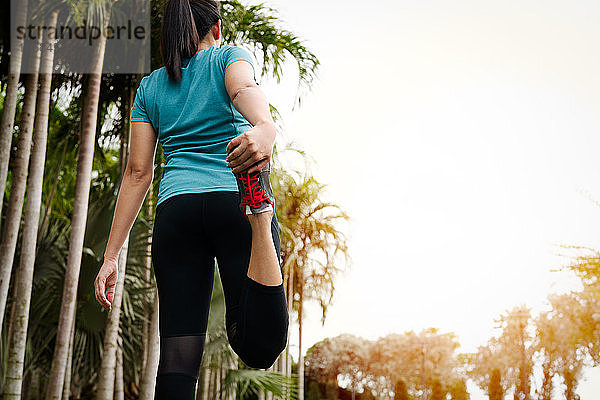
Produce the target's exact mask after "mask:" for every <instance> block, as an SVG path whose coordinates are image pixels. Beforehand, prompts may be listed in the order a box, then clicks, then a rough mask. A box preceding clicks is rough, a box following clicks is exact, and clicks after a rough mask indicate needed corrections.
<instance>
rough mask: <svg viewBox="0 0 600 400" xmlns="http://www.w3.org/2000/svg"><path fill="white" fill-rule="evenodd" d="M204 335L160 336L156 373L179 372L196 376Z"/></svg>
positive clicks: (200, 360)
mask: <svg viewBox="0 0 600 400" xmlns="http://www.w3.org/2000/svg"><path fill="white" fill-rule="evenodd" d="M205 339H206V335H193V336H173V337H163V338H160V363H159V369H158V374H159V375H160V374H167V373H179V374H186V375H190V376H192V377H195V378H197V377H198V372H199V370H200V363H201V362H202V353H203V351H204V340H205Z"/></svg>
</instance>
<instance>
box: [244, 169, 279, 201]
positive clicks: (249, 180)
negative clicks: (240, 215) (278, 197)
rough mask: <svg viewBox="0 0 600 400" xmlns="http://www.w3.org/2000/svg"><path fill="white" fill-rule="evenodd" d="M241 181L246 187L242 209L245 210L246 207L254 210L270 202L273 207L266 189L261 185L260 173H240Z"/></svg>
mask: <svg viewBox="0 0 600 400" xmlns="http://www.w3.org/2000/svg"><path fill="white" fill-rule="evenodd" d="M240 176H241V177H240V180H241V182H242V184H243V186H244V193H241V195H242V207H243V208H244V209H245V208H246V207H245V206H246V205H248V206H250V207H252V208H258V207H260V206H261V205H262V204H263V202H264V201H267V202H269V204H271V206H272V205H273V202H272V201H271V200H270V199H269V197H268V196H267V194H266V193H265V191H264V189H263V188H262V186H261V185H260V183H259V181H258V178H259V176H260V171H255V172H253V173H251V174H249V173H248V172H247V171H244V172H242V173H240Z"/></svg>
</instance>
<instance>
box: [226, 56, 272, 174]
mask: <svg viewBox="0 0 600 400" xmlns="http://www.w3.org/2000/svg"><path fill="white" fill-rule="evenodd" d="M225 88H226V89H227V94H229V98H230V99H231V102H232V103H233V105H234V107H235V108H236V109H237V110H238V111H239V112H240V113H241V114H242V115H243V116H244V118H246V120H248V122H250V123H251V124H252V126H253V127H252V128H251V129H248V130H247V131H246V132H244V133H243V134H241V135H238V136H236V137H235V138H233V139H232V140H231V141H230V142H229V144H228V145H227V153H228V155H227V158H226V160H227V161H228V162H229V163H228V164H227V166H228V167H230V168H232V172H234V173H238V172H241V171H243V170H245V169H248V168H249V169H248V172H254V171H259V170H260V169H261V168H262V167H264V166H265V165H266V164H267V163H268V162H269V160H270V159H271V155H272V153H273V144H274V143H275V135H276V129H275V123H274V121H273V118H272V117H271V113H270V111H269V103H268V102H267V98H266V96H265V94H264V93H263V91H262V89H261V88H260V87H259V86H258V85H257V84H256V82H255V81H254V70H253V68H252V66H251V65H250V64H249V63H248V62H246V61H243V60H239V61H234V62H232V63H231V64H230V65H229V66H228V67H227V69H226V70H225ZM250 167H252V168H250Z"/></svg>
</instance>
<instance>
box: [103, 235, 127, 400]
mask: <svg viewBox="0 0 600 400" xmlns="http://www.w3.org/2000/svg"><path fill="white" fill-rule="evenodd" d="M128 247H129V234H127V238H126V239H125V244H124V245H123V247H122V248H121V253H120V254H119V267H118V272H117V284H116V287H115V294H114V298H113V302H112V307H111V308H112V311H111V312H109V313H108V323H107V324H106V331H105V333H104V351H103V353H102V363H101V365H100V373H99V376H98V390H97V392H96V399H97V400H112V398H113V394H114V390H115V387H114V386H115V367H116V362H117V360H116V355H117V340H118V336H119V320H120V316H121V302H122V300H123V288H124V286H125V271H126V268H127V249H128Z"/></svg>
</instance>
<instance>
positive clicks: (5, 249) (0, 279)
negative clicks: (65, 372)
mask: <svg viewBox="0 0 600 400" xmlns="http://www.w3.org/2000/svg"><path fill="white" fill-rule="evenodd" d="M33 47H34V48H32V49H31V52H32V57H31V58H30V62H31V66H30V68H31V71H32V72H33V73H31V74H27V78H26V80H25V99H24V101H23V110H22V111H21V124H20V128H21V129H20V131H21V133H20V135H19V143H18V149H17V154H16V157H15V158H16V159H15V167H14V170H13V176H12V181H11V191H10V198H9V203H8V210H7V215H6V224H5V225H4V230H3V232H2V241H1V242H0V323H2V321H3V319H4V309H5V306H6V299H7V297H8V289H9V288H8V284H9V282H10V276H11V272H12V268H13V258H14V255H15V249H16V246H17V236H18V235H19V228H20V227H21V214H22V212H23V199H24V197H25V188H26V186H27V172H28V167H29V157H30V155H31V136H32V134H33V123H34V117H35V103H36V100H37V84H38V71H39V67H40V50H41V42H40V41H39V40H38V42H37V44H36V45H34V46H33Z"/></svg>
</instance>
